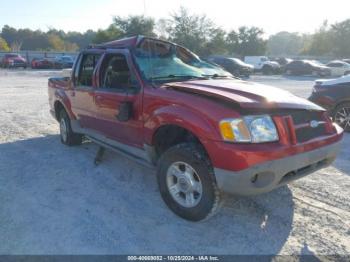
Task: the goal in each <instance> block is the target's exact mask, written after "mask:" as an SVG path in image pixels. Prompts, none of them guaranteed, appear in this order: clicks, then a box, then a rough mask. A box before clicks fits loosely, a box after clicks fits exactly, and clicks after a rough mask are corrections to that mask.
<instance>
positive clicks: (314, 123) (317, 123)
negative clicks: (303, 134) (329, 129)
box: [310, 120, 320, 128]
mask: <svg viewBox="0 0 350 262" xmlns="http://www.w3.org/2000/svg"><path fill="white" fill-rule="evenodd" d="M319 125H320V123H319V122H318V121H316V120H312V121H311V122H310V126H311V127H312V128H316V127H318V126H319Z"/></svg>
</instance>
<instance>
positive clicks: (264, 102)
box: [163, 79, 324, 111]
mask: <svg viewBox="0 0 350 262" xmlns="http://www.w3.org/2000/svg"><path fill="white" fill-rule="evenodd" d="M163 88H171V89H175V90H178V91H183V92H186V93H192V94H199V95H202V96H207V97H211V98H216V99H219V100H220V99H221V100H225V101H229V102H233V103H236V104H238V105H239V106H240V107H241V108H246V109H276V108H277V109H278V108H280V109H306V110H320V111H321V110H322V111H323V110H324V109H323V108H322V107H319V106H318V105H316V104H314V103H312V102H310V101H308V100H306V99H303V98H301V97H298V96H295V95H293V94H291V93H290V92H287V91H284V90H282V89H279V88H275V87H271V86H267V85H262V84H257V83H252V82H247V81H242V80H235V79H224V80H218V79H212V80H196V81H186V82H174V83H167V84H165V85H163Z"/></svg>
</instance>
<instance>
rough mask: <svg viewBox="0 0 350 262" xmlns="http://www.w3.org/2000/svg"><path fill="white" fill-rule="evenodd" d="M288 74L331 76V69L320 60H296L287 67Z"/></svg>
mask: <svg viewBox="0 0 350 262" xmlns="http://www.w3.org/2000/svg"><path fill="white" fill-rule="evenodd" d="M285 73H286V74H287V75H314V76H330V75H331V69H330V68H329V67H327V66H325V65H323V64H321V63H319V62H315V61H310V60H295V61H292V62H290V63H289V64H287V65H286V67H285Z"/></svg>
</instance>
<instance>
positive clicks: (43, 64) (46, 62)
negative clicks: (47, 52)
mask: <svg viewBox="0 0 350 262" xmlns="http://www.w3.org/2000/svg"><path fill="white" fill-rule="evenodd" d="M53 67H54V62H53V61H52V59H49V58H46V57H44V58H33V59H32V62H31V68H33V69H50V68H53Z"/></svg>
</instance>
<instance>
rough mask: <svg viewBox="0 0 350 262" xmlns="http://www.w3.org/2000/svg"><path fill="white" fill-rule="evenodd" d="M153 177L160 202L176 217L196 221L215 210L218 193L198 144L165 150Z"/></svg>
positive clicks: (180, 145) (204, 154)
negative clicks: (159, 195) (154, 177)
mask: <svg viewBox="0 0 350 262" xmlns="http://www.w3.org/2000/svg"><path fill="white" fill-rule="evenodd" d="M157 178H158V185H159V189H160V193H161V195H162V198H163V200H164V202H165V203H166V204H167V206H168V207H169V208H170V209H171V210H172V211H173V212H174V213H175V214H177V215H178V216H180V217H182V218H184V219H187V220H191V221H200V220H203V219H206V218H209V217H211V216H212V215H214V214H215V213H216V212H217V211H218V209H219V206H220V202H221V201H220V199H221V198H220V192H219V189H218V188H217V185H216V182H215V178H214V172H213V168H212V166H211V164H210V161H209V159H208V157H207V155H206V153H205V151H204V149H202V147H201V146H199V145H196V144H193V143H183V144H179V145H176V146H174V147H171V148H170V149H168V150H167V151H166V152H165V153H164V154H163V155H162V156H161V158H160V160H159V164H158V172H157Z"/></svg>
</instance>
